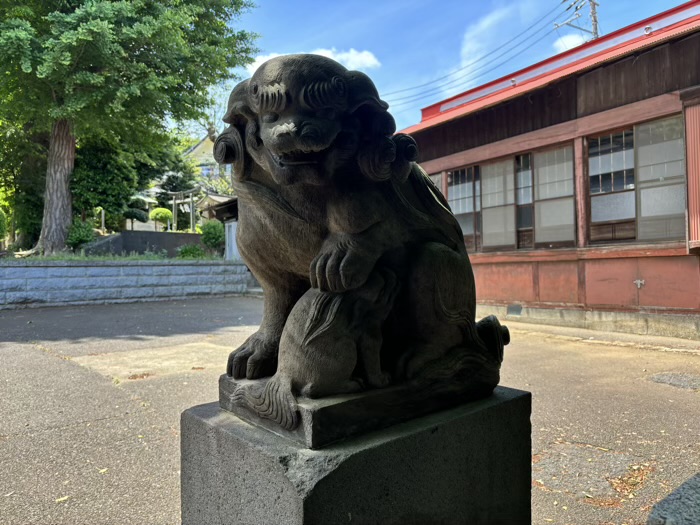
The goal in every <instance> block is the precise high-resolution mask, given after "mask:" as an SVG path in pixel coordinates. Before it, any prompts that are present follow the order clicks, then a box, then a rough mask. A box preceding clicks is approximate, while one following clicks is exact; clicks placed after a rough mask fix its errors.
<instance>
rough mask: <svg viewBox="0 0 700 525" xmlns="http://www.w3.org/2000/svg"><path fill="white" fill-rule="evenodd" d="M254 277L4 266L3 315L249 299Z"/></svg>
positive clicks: (160, 267)
mask: <svg viewBox="0 0 700 525" xmlns="http://www.w3.org/2000/svg"><path fill="white" fill-rule="evenodd" d="M249 275H250V274H249V272H248V269H247V268H246V267H245V266H244V265H243V264H240V263H231V262H223V261H221V262H219V261H175V260H172V261H171V260H162V261H160V260H156V261H123V262H117V261H104V262H103V261H95V262H93V261H91V262H75V261H66V262H63V261H59V262H34V261H27V262H11V263H2V264H0V310H1V309H8V308H22V307H35V306H55V305H65V304H73V305H75V304H94V303H120V302H134V301H158V300H165V299H178V298H184V297H191V296H202V295H218V294H234V293H243V292H245V291H246V289H247V282H248V277H249Z"/></svg>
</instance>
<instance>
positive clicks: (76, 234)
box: [66, 219, 95, 250]
mask: <svg viewBox="0 0 700 525" xmlns="http://www.w3.org/2000/svg"><path fill="white" fill-rule="evenodd" d="M94 239H95V231H94V230H93V229H92V224H90V223H89V222H83V221H81V220H78V219H76V220H74V221H73V224H71V227H70V230H68V237H67V239H66V244H67V245H68V246H70V247H71V248H72V249H73V250H76V249H77V248H80V247H81V246H82V245H83V244H86V243H88V242H90V241H92V240H94Z"/></svg>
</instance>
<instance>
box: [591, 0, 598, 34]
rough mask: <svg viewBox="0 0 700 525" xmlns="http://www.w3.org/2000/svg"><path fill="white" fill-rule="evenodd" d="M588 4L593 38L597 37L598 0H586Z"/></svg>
mask: <svg viewBox="0 0 700 525" xmlns="http://www.w3.org/2000/svg"><path fill="white" fill-rule="evenodd" d="M588 4H589V5H590V6H591V29H592V30H593V38H598V36H599V35H598V11H597V7H598V2H596V1H595V0H588Z"/></svg>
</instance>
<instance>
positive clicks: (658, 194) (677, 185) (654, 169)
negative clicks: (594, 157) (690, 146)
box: [635, 117, 686, 240]
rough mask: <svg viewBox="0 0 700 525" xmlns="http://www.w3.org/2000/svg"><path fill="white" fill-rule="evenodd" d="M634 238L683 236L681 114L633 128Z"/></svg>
mask: <svg viewBox="0 0 700 525" xmlns="http://www.w3.org/2000/svg"><path fill="white" fill-rule="evenodd" d="M635 143H636V145H637V181H638V182H637V239H639V240H659V239H683V238H684V237H685V208H686V203H685V152H684V144H683V121H682V119H681V118H680V117H673V118H670V119H665V120H660V121H656V122H649V123H646V124H641V125H639V126H636V127H635Z"/></svg>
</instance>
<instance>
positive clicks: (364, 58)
mask: <svg viewBox="0 0 700 525" xmlns="http://www.w3.org/2000/svg"><path fill="white" fill-rule="evenodd" d="M309 53H311V54H313V55H321V56H324V57H328V58H332V59H333V60H335V61H337V62H340V63H341V64H343V65H344V66H345V67H346V68H348V69H359V70H363V69H375V68H378V67H380V66H381V65H382V64H381V62H379V59H378V58H377V57H376V56H375V55H374V53H372V52H371V51H367V50H365V51H358V50H357V49H354V48H350V49H349V50H347V51H338V50H337V49H336V48H334V47H333V48H330V49H324V48H321V49H314V50H313V51H309ZM281 55H282V54H281V53H269V54H267V55H258V56H257V57H255V60H254V61H253V63H252V64H249V65H247V66H246V70H247V71H248V73H249V74H250V75H252V74H253V73H255V70H256V69H258V68H259V67H260V66H261V65H262V64H263V63H264V62H267V61H268V60H270V59H271V58H275V57H278V56H281Z"/></svg>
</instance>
